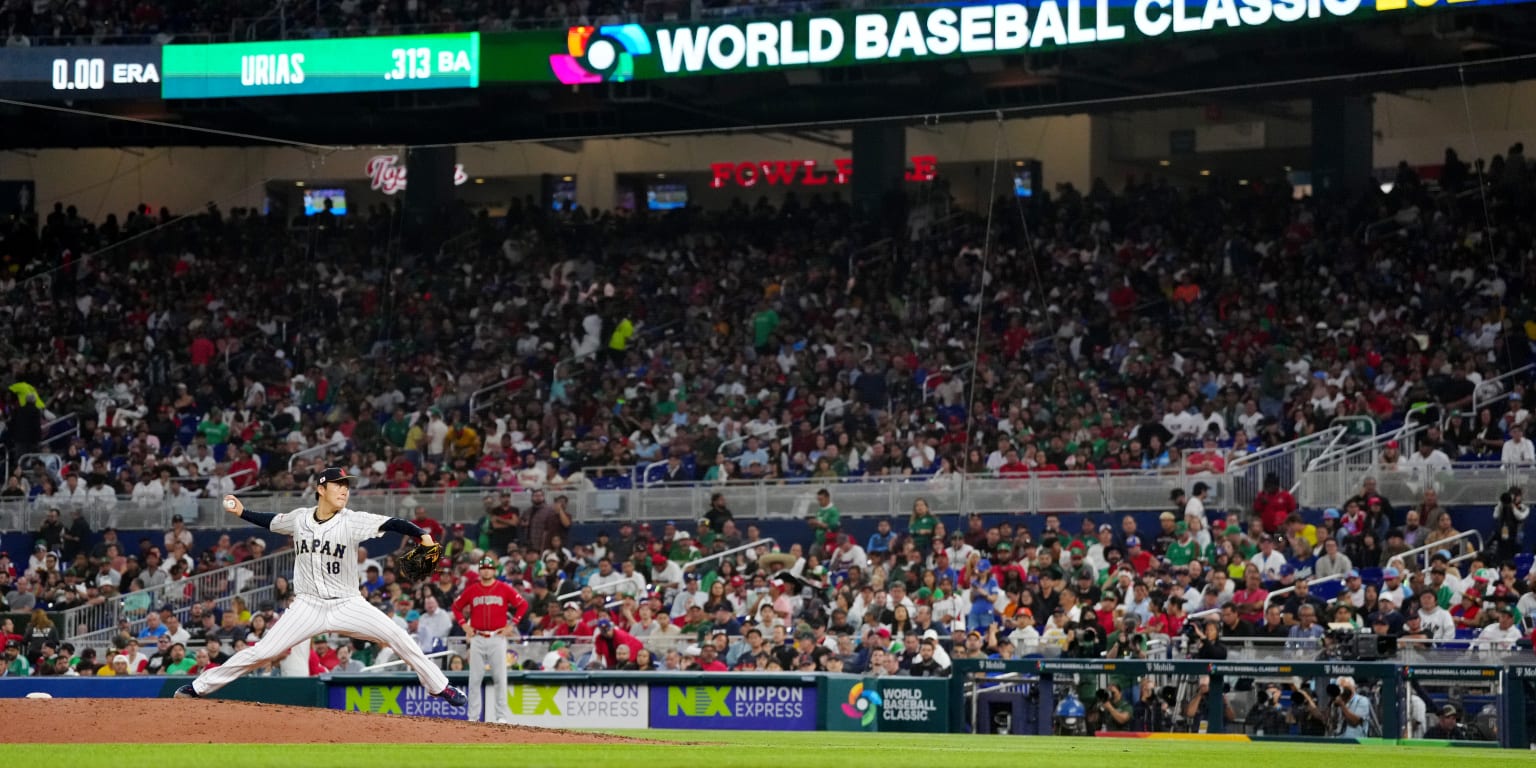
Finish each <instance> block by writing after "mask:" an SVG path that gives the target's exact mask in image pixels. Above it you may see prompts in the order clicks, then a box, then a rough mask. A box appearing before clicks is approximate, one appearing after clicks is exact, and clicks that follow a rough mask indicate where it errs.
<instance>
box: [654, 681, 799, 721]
mask: <svg viewBox="0 0 1536 768" xmlns="http://www.w3.org/2000/svg"><path fill="white" fill-rule="evenodd" d="M817 703H818V702H817V695H816V687H815V684H814V683H810V684H806V685H797V684H786V685H762V684H743V685H665V686H663V685H657V686H652V688H651V727H652V728H688V729H698V730H715V731H727V730H728V731H814V730H816V708H817Z"/></svg>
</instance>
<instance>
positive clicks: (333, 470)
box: [315, 467, 356, 487]
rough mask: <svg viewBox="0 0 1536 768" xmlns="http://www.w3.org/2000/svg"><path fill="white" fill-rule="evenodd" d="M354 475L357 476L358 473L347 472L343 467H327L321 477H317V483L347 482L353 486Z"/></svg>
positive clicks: (349, 485)
mask: <svg viewBox="0 0 1536 768" xmlns="http://www.w3.org/2000/svg"><path fill="white" fill-rule="evenodd" d="M354 477H356V475H349V474H347V471H346V470H345V469H342V468H341V467H326V468H325V471H323V472H321V473H320V477H318V478H316V479H315V484H316V485H325V484H326V483H346V484H347V486H348V487H351V486H352V478H354Z"/></svg>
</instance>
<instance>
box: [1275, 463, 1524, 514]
mask: <svg viewBox="0 0 1536 768" xmlns="http://www.w3.org/2000/svg"><path fill="white" fill-rule="evenodd" d="M1367 476H1369V477H1374V478H1376V488H1377V490H1378V491H1379V492H1380V493H1381V494H1382V496H1384V497H1386V498H1388V499H1392V500H1393V502H1394V503H1396V502H1397V501H1399V500H1407V499H1414V500H1417V499H1419V498H1420V497H1421V496H1423V494H1424V491H1425V489H1426V488H1430V487H1433V488H1434V489H1435V490H1436V491H1438V492H1439V494H1440V503H1441V504H1442V505H1444V506H1447V507H1455V506H1469V505H1471V506H1475V505H1482V504H1487V505H1494V504H1497V503H1498V502H1499V494H1501V493H1503V492H1505V491H1507V490H1509V487H1510V486H1512V485H1519V486H1524V487H1531V485H1532V483H1533V482H1536V465H1509V466H1504V465H1501V464H1499V463H1498V462H1491V463H1458V464H1452V465H1451V469H1450V471H1449V472H1440V473H1437V474H1436V475H1435V476H1434V477H1432V478H1423V477H1419V476H1418V475H1417V474H1416V473H1414V472H1412V471H1410V470H1408V469H1405V468H1404V469H1397V470H1391V471H1385V470H1382V469H1381V468H1380V466H1379V465H1378V466H1377V467H1375V469H1374V470H1372V471H1368V472H1365V471H1361V470H1359V469H1330V470H1318V471H1312V472H1309V473H1307V482H1306V483H1305V484H1304V485H1305V487H1306V488H1307V491H1308V492H1307V493H1306V494H1304V496H1303V497H1302V498H1301V499H1299V501H1300V502H1301V504H1302V506H1304V507H1330V506H1337V505H1339V504H1341V503H1342V502H1343V501H1344V500H1345V499H1347V498H1349V497H1351V496H1354V495H1355V494H1356V493H1359V491H1360V482H1361V481H1362V480H1364V479H1365V478H1366V477H1367Z"/></svg>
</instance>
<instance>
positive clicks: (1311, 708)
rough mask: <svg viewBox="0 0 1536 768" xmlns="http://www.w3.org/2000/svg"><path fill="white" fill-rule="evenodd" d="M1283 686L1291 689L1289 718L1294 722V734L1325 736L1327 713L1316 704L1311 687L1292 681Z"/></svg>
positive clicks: (1326, 733) (1326, 731)
mask: <svg viewBox="0 0 1536 768" xmlns="http://www.w3.org/2000/svg"><path fill="white" fill-rule="evenodd" d="M1298 679H1299V678H1298ZM1284 687H1286V688H1289V689H1290V691H1291V711H1290V714H1289V719H1290V722H1292V723H1295V724H1296V735H1298V736H1327V735H1328V713H1327V712H1325V711H1323V709H1322V707H1319V706H1318V704H1317V698H1316V697H1314V696H1313V695H1312V689H1311V688H1310V687H1308V685H1307V684H1306V683H1294V684H1290V685H1287V686H1284Z"/></svg>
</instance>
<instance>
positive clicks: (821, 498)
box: [811, 488, 843, 547]
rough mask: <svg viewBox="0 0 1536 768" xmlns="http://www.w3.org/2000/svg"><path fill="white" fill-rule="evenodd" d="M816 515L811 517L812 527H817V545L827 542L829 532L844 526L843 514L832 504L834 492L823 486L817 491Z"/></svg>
mask: <svg viewBox="0 0 1536 768" xmlns="http://www.w3.org/2000/svg"><path fill="white" fill-rule="evenodd" d="M816 504H817V508H816V517H814V518H812V519H811V527H812V528H814V529H816V545H817V546H818V547H820V546H823V545H825V544H826V541H827V534H828V533H837V532H838V531H840V530H842V528H843V514H842V513H841V512H838V511H837V507H835V506H832V494H831V493H830V492H828V491H827V489H825V488H823V489H821V490H819V491H817V492H816Z"/></svg>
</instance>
